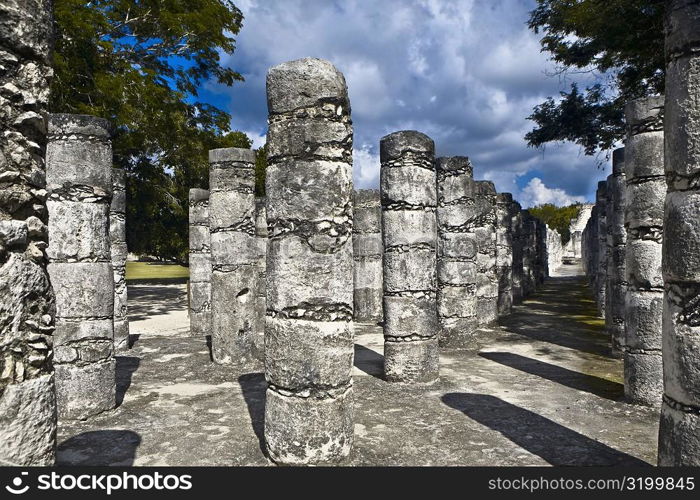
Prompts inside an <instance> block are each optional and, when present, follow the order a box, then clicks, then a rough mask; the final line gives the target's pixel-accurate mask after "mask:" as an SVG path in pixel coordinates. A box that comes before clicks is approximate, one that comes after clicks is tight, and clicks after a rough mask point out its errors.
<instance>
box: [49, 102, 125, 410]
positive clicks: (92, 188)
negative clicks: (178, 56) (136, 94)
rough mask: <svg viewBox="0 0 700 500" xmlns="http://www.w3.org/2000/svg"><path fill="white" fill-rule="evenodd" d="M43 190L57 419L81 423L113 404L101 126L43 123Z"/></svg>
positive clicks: (78, 120)
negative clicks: (45, 127) (52, 298)
mask: <svg viewBox="0 0 700 500" xmlns="http://www.w3.org/2000/svg"><path fill="white" fill-rule="evenodd" d="M46 187H47V190H48V192H49V199H48V201H47V202H46V206H47V208H48V212H49V247H48V249H47V254H48V256H49V262H50V263H49V265H48V271H49V276H50V277H51V283H52V285H53V288H54V290H55V292H56V333H55V335H54V367H55V369H56V396H57V399H58V415H59V417H61V418H69V419H73V418H75V419H78V418H79V419H84V418H87V417H91V416H94V415H97V414H99V413H102V412H103V411H106V410H111V409H112V408H114V406H115V404H116V403H115V397H116V392H115V391H116V386H115V368H116V366H115V360H114V324H113V322H114V274H113V272H112V262H111V249H110V238H109V210H110V204H111V201H112V145H111V142H110V126H109V123H108V122H107V120H104V119H102V118H96V117H93V116H87V115H66V114H56V115H51V116H50V118H49V142H48V146H47V151H46Z"/></svg>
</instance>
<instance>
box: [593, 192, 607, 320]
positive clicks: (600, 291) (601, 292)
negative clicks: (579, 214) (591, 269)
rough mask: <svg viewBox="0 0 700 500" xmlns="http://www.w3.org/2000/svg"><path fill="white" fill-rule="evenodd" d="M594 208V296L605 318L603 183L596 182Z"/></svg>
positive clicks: (605, 199) (605, 261)
mask: <svg viewBox="0 0 700 500" xmlns="http://www.w3.org/2000/svg"><path fill="white" fill-rule="evenodd" d="M595 195H596V206H597V207H598V218H597V222H598V229H597V231H596V235H597V237H598V243H597V249H596V257H597V259H598V261H597V262H596V263H595V296H596V301H597V303H598V312H599V313H600V315H601V316H603V317H604V316H605V286H606V283H607V275H608V228H607V220H606V215H607V203H608V188H607V183H606V182H605V181H600V182H598V189H597V190H596V193H595Z"/></svg>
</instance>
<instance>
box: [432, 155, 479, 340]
mask: <svg viewBox="0 0 700 500" xmlns="http://www.w3.org/2000/svg"><path fill="white" fill-rule="evenodd" d="M435 165H436V170H437V231H438V253H437V280H438V290H437V311H438V321H439V326H440V333H439V344H440V345H441V346H445V347H476V346H475V341H476V338H475V335H474V334H475V330H476V328H477V326H478V321H477V317H476V306H477V299H476V253H477V246H476V234H475V233H474V210H473V207H474V191H475V184H474V180H473V179H472V172H473V168H472V165H471V163H470V162H469V159H468V158H467V157H466V156H452V157H441V158H437V160H436V161H435Z"/></svg>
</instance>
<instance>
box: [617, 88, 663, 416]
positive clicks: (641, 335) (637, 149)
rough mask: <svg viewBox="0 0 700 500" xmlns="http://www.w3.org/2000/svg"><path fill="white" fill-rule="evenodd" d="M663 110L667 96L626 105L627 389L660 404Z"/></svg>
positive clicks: (637, 398) (634, 397)
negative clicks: (664, 98)
mask: <svg viewBox="0 0 700 500" xmlns="http://www.w3.org/2000/svg"><path fill="white" fill-rule="evenodd" d="M663 112H664V100H663V97H648V98H643V99H637V100H634V101H631V102H629V103H628V104H627V106H626V108H625V117H626V119H627V141H626V143H625V161H624V165H625V178H626V182H627V188H626V192H625V228H626V230H627V244H626V249H625V272H626V275H627V283H628V287H627V295H626V298H625V330H626V333H625V348H624V349H625V352H624V359H625V395H626V396H627V399H628V400H629V401H631V402H634V403H640V404H647V405H659V404H661V395H662V392H663V387H662V385H663V383H662V380H663V377H662V366H661V316H662V310H663V290H664V280H663V276H662V274H661V243H662V240H663V232H664V229H663V226H664V221H663V218H664V198H665V196H666V182H665V179H664V132H663Z"/></svg>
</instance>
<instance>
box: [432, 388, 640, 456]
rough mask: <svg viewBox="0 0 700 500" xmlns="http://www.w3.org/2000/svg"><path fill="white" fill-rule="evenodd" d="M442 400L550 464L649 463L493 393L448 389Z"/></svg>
mask: <svg viewBox="0 0 700 500" xmlns="http://www.w3.org/2000/svg"><path fill="white" fill-rule="evenodd" d="M441 399H442V402H443V403H445V404H446V405H447V406H449V407H450V408H454V409H455V410H459V411H461V412H462V413H464V414H465V415H466V416H468V417H469V418H471V419H472V420H475V421H476V422H479V423H480V424H482V425H484V426H486V427H489V428H490V429H493V430H495V431H497V432H499V433H501V434H502V435H503V436H504V437H506V438H507V439H509V440H510V441H512V442H513V443H515V444H517V445H518V446H520V447H521V448H523V449H524V450H527V451H528V452H530V453H532V454H534V455H537V456H539V457H541V458H542V459H543V460H545V461H546V462H548V463H549V464H551V465H597V466H636V467H649V466H650V465H649V464H648V463H646V462H644V461H643V460H640V459H638V458H636V457H634V456H632V455H628V454H627V453H623V452H621V451H618V450H616V449H614V448H611V447H610V446H607V445H605V444H603V443H601V442H599V441H596V440H594V439H591V438H589V437H587V436H584V435H583V434H579V433H578V432H576V431H573V430H571V429H569V428H567V427H564V426H563V425H560V424H558V423H556V422H554V421H552V420H549V419H548V418H545V417H542V416H540V415H538V414H536V413H533V412H531V411H529V410H526V409H524V408H520V407H519V406H516V405H513V404H510V403H507V402H506V401H503V400H502V399H499V398H497V397H494V396H489V395H486V394H468V393H463V392H451V393H447V394H445V395H443V396H442V398H441Z"/></svg>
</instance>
